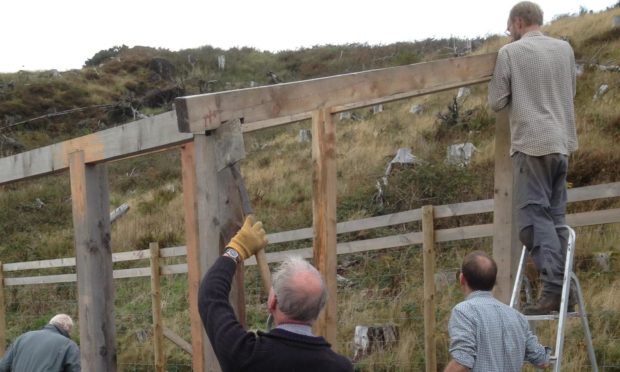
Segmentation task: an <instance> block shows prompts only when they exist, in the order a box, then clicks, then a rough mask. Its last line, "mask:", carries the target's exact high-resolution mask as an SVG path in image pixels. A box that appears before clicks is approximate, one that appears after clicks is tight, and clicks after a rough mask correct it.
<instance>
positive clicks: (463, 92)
mask: <svg viewBox="0 0 620 372" xmlns="http://www.w3.org/2000/svg"><path fill="white" fill-rule="evenodd" d="M470 94H471V89H469V88H468V87H460V88H459V91H458V93H457V94H456V99H460V100H463V99H465V98H467V97H469V95H470Z"/></svg>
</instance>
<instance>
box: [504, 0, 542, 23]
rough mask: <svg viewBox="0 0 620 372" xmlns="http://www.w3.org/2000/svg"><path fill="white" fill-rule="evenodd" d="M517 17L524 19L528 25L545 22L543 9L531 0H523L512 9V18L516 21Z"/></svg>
mask: <svg viewBox="0 0 620 372" xmlns="http://www.w3.org/2000/svg"><path fill="white" fill-rule="evenodd" d="M517 17H519V18H521V19H523V22H524V23H525V25H526V26H531V25H534V24H535V25H539V26H542V24H543V11H542V9H541V8H540V6H538V4H536V3H533V2H531V1H522V2H520V3H518V4H516V5H515V6H513V7H512V9H511V10H510V16H509V18H510V20H511V21H514V20H515V19H517Z"/></svg>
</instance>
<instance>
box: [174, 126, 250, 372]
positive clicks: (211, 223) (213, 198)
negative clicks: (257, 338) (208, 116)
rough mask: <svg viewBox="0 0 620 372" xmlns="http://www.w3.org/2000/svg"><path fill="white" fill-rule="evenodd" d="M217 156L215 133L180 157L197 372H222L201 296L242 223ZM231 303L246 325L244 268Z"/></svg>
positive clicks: (234, 189)
mask: <svg viewBox="0 0 620 372" xmlns="http://www.w3.org/2000/svg"><path fill="white" fill-rule="evenodd" d="M215 156H216V143H215V136H214V135H213V134H212V133H211V134H197V135H195V136H194V141H193V142H192V143H188V144H186V145H185V146H183V148H182V151H181V161H182V175H183V198H184V204H185V235H186V246H187V267H188V280H189V306H190V322H191V325H192V370H193V371H220V366H219V363H218V362H217V359H216V357H215V353H214V352H213V348H212V347H211V345H210V343H209V341H208V338H207V335H206V333H205V331H204V327H203V324H202V321H201V319H200V314H199V312H198V297H197V294H198V288H199V286H200V281H201V280H202V278H203V276H204V275H205V274H206V272H207V270H208V268H209V267H211V266H212V265H213V263H214V262H215V260H216V259H217V258H218V257H219V256H220V255H221V253H222V251H223V249H224V246H225V245H226V243H228V241H229V240H230V238H232V235H231V234H233V233H235V232H236V231H237V230H238V228H239V227H241V225H242V222H243V221H242V209H241V200H240V197H239V192H238V189H237V187H236V184H234V178H233V177H232V173H231V171H230V169H229V168H226V169H224V170H221V171H219V172H218V170H217V167H216V164H215ZM231 299H232V301H231V303H232V305H233V308H234V309H235V311H236V314H237V317H238V319H239V321H240V322H241V324H245V299H244V291H243V264H240V265H239V267H238V268H237V272H236V274H235V281H234V282H233V285H232V290H231Z"/></svg>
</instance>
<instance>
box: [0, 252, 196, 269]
mask: <svg viewBox="0 0 620 372" xmlns="http://www.w3.org/2000/svg"><path fill="white" fill-rule="evenodd" d="M159 252H160V257H162V258H167V257H178V256H185V255H186V249H185V246H180V247H169V248H162V249H160V251H159ZM149 258H151V252H150V250H149V249H143V250H139V251H130V252H117V253H112V262H124V261H135V260H143V259H149ZM74 266H75V257H67V258H55V259H51V260H40V261H27V262H15V263H6V264H4V265H2V270H3V271H5V272H6V271H23V270H41V269H52V268H57V267H74Z"/></svg>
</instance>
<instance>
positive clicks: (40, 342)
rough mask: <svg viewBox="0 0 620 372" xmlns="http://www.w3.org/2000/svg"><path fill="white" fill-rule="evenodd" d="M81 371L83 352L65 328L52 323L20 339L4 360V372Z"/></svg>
mask: <svg viewBox="0 0 620 372" xmlns="http://www.w3.org/2000/svg"><path fill="white" fill-rule="evenodd" d="M9 371H11V372H79V371H81V368H80V350H79V349H78V346H77V345H76V343H75V342H73V341H72V340H71V339H70V338H69V335H68V334H67V333H66V332H65V331H64V330H63V329H61V328H59V327H56V326H55V325H52V324H48V325H46V326H45V327H43V328H42V329H40V330H38V331H30V332H27V333H24V334H23V335H21V336H19V337H18V338H17V339H16V340H15V342H13V344H12V345H11V346H10V347H9V350H8V351H7V352H6V353H5V354H4V357H3V358H2V360H0V372H9Z"/></svg>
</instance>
